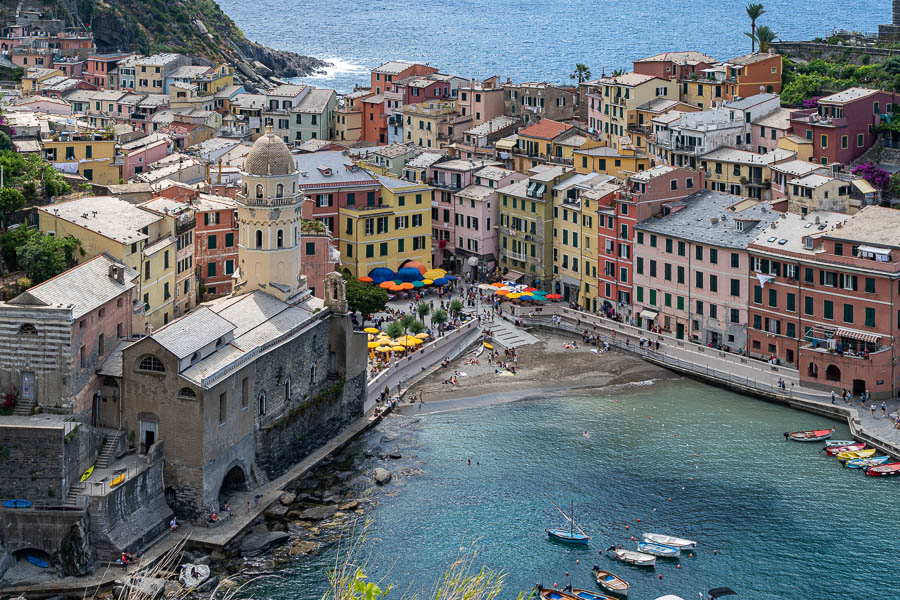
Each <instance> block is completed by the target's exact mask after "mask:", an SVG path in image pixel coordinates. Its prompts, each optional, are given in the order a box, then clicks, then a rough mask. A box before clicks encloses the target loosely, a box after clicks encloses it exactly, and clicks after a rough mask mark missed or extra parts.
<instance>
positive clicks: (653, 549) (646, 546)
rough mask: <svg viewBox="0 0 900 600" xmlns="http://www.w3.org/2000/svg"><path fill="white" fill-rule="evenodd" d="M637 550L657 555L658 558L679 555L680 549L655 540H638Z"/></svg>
mask: <svg viewBox="0 0 900 600" xmlns="http://www.w3.org/2000/svg"><path fill="white" fill-rule="evenodd" d="M637 548H638V552H643V553H644V554H651V555H653V556H659V557H660V558H675V557H676V556H680V555H681V549H679V548H676V547H674V546H666V545H665V544H657V543H656V542H646V541H644V542H638V545H637Z"/></svg>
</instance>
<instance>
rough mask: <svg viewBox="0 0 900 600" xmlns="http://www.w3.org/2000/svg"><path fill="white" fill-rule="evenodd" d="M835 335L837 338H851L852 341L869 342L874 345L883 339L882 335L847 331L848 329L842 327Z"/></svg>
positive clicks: (854, 330)
mask: <svg viewBox="0 0 900 600" xmlns="http://www.w3.org/2000/svg"><path fill="white" fill-rule="evenodd" d="M835 335H836V336H837V337H844V338H850V339H851V340H861V341H863V342H869V343H870V344H874V343H875V342H877V341H878V340H880V339H881V334H880V333H869V332H868V331H858V330H856V329H847V328H846V327H840V328H839V329H838V330H837V331H836V332H835Z"/></svg>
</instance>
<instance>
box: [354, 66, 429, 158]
mask: <svg viewBox="0 0 900 600" xmlns="http://www.w3.org/2000/svg"><path fill="white" fill-rule="evenodd" d="M437 72H438V69H435V68H434V67H429V66H428V65H422V64H419V63H411V62H404V61H398V60H392V61H388V62H386V63H384V64H382V65H380V66H378V67H376V68H374V69H372V85H371V86H370V90H371V92H372V93H373V95H371V96H369V97H367V98H364V99H363V100H362V131H361V134H360V138H359V139H360V140H363V141H366V142H372V143H373V144H387V143H388V124H387V119H388V116H389V114H390V112H391V111H390V110H388V108H387V106H386V105H385V99H384V93H385V92H386V91H392V90H393V88H394V83H395V82H398V81H401V80H403V79H406V78H407V77H412V76H414V75H419V76H425V75H432V74H434V73H437ZM338 129H340V127H339V128H338Z"/></svg>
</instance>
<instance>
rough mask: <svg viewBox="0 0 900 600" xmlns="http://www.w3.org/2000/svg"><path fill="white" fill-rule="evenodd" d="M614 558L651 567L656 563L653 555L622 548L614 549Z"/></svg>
mask: <svg viewBox="0 0 900 600" xmlns="http://www.w3.org/2000/svg"><path fill="white" fill-rule="evenodd" d="M616 558H617V559H619V560H621V561H624V562H627V563H630V564H632V565H637V566H639V567H652V566H653V565H655V564H656V557H655V556H652V555H650V554H644V553H643V552H636V551H634V550H625V549H623V548H618V549H616Z"/></svg>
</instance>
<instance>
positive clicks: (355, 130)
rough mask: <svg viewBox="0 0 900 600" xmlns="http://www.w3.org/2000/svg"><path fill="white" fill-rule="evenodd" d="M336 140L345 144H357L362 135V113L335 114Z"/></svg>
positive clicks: (340, 112) (341, 112)
mask: <svg viewBox="0 0 900 600" xmlns="http://www.w3.org/2000/svg"><path fill="white" fill-rule="evenodd" d="M334 131H335V139H337V140H338V141H343V142H356V141H358V140H359V136H360V135H362V113H361V112H343V111H338V112H337V113H335V129H334Z"/></svg>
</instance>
